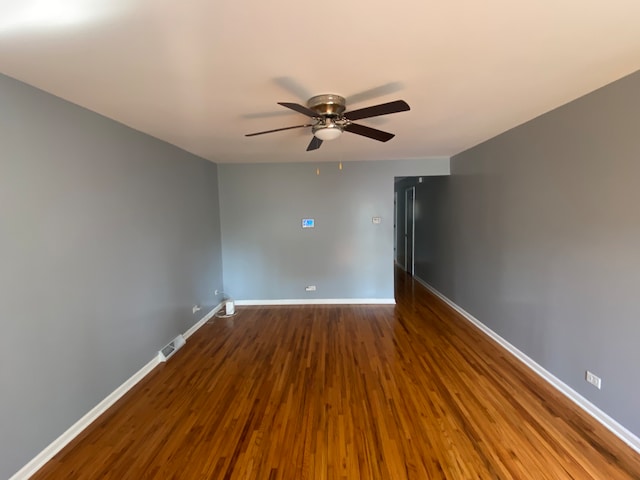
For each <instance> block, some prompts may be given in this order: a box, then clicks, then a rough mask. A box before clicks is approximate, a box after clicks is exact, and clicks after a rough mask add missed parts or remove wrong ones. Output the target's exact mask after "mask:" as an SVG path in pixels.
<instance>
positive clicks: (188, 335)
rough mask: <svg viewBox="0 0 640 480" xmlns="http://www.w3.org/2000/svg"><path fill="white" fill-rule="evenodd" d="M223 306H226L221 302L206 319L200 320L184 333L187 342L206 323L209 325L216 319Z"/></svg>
mask: <svg viewBox="0 0 640 480" xmlns="http://www.w3.org/2000/svg"><path fill="white" fill-rule="evenodd" d="M223 306H224V302H220V303H219V304H218V305H217V306H216V307H215V308H214V309H213V310H211V311H210V312H209V313H207V314H206V315H205V316H204V317H202V318H201V319H200V320H198V322H197V323H196V324H195V325H194V326H193V327H191V328H190V329H189V330H187V331H186V332H184V333H183V334H182V336H183V337H184V338H185V340H187V339H188V338H189V337H190V336H191V335H193V334H194V333H196V331H197V330H198V329H199V328H200V327H202V326H203V325H204V324H205V323H207V322H208V321H209V320H211V319H212V318H213V317H214V315H215V314H216V313H218V312H219V311H220V310H221V309H222V307H223Z"/></svg>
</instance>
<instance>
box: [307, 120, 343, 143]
mask: <svg viewBox="0 0 640 480" xmlns="http://www.w3.org/2000/svg"><path fill="white" fill-rule="evenodd" d="M313 134H314V135H315V136H316V137H318V138H319V139H320V140H322V141H325V142H326V141H328V140H335V139H336V138H338V137H339V136H340V135H342V128H340V127H339V126H338V125H336V124H335V123H333V122H327V123H326V124H324V125H316V126H315V127H313Z"/></svg>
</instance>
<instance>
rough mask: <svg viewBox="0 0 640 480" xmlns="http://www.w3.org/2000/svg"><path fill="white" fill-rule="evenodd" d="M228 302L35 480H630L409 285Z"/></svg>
mask: <svg viewBox="0 0 640 480" xmlns="http://www.w3.org/2000/svg"><path fill="white" fill-rule="evenodd" d="M397 283H398V285H397V287H398V288H397V301H398V304H397V305H396V306H308V307H307V306H305V307H260V308H253V307H251V308H249V307H245V308H239V309H238V311H239V314H238V315H237V316H236V317H235V318H232V319H228V320H224V319H216V320H215V321H213V322H210V323H208V324H207V325H205V326H203V327H202V328H201V329H200V330H199V331H198V332H197V333H196V334H195V335H194V336H193V337H191V339H190V340H189V341H188V343H187V345H186V346H185V347H184V348H183V349H182V350H180V351H179V352H178V353H177V354H176V355H175V356H174V357H173V358H172V359H171V360H170V361H169V362H168V363H167V364H164V365H161V366H160V367H158V368H156V369H155V370H154V371H153V372H152V373H151V374H150V375H149V376H148V377H147V378H146V379H145V380H143V381H142V382H141V383H140V384H138V385H137V386H136V387H135V388H134V389H133V390H132V391H131V392H130V393H129V394H127V395H126V396H125V397H124V398H123V399H121V401H119V402H118V403H117V404H116V405H115V406H114V407H113V408H112V409H110V410H109V411H108V412H107V413H105V414H104V415H103V416H102V417H101V418H100V419H99V420H98V421H97V422H95V423H94V424H93V425H92V426H91V427H90V428H89V429H87V430H86V431H85V432H84V433H83V434H82V435H80V436H79V437H78V438H77V439H76V440H75V441H74V442H73V443H72V444H70V445H69V446H68V447H67V448H65V449H64V450H63V451H62V452H60V453H59V454H58V455H57V456H56V457H55V458H54V459H53V460H52V461H51V462H49V463H48V464H47V465H45V467H43V469H42V470H41V471H40V472H39V473H38V474H36V475H35V476H34V477H33V478H34V479H98V478H100V479H102V478H118V479H121V478H125V479H141V478H161V479H169V478H184V479H295V480H298V479H394V480H396V479H405V478H412V479H445V478H446V479H472V478H473V479H536V480H542V479H598V480H603V479H608V480H609V479H640V455H638V454H636V453H635V452H633V450H631V449H630V448H629V447H627V446H626V445H625V444H624V443H622V442H621V441H620V440H618V439H617V438H616V437H615V436H614V435H613V434H611V433H610V432H608V431H607V430H606V429H605V428H604V427H602V426H601V425H600V424H598V423H597V422H595V421H594V420H593V419H591V418H590V417H588V416H587V415H586V414H584V413H583V412H582V411H580V410H579V409H578V408H577V407H575V406H574V405H573V404H572V403H571V402H569V401H568V400H567V399H565V398H564V397H563V396H562V395H560V394H559V393H557V392H556V391H555V390H554V389H553V388H551V387H550V386H548V385H547V384H546V383H545V382H544V381H542V380H540V379H539V378H538V377H537V376H535V375H534V374H532V373H531V372H529V371H528V370H527V369H526V368H525V367H523V366H522V365H521V364H520V363H519V362H518V361H517V360H515V359H514V358H513V357H512V356H511V355H510V354H509V353H507V352H506V351H504V350H503V349H502V348H501V347H499V346H497V345H496V344H495V343H493V342H492V341H491V340H489V339H488V338H487V337H486V336H485V335H484V334H482V333H481V332H479V331H478V330H477V329H476V328H475V327H473V326H471V325H470V324H469V323H467V322H466V321H465V320H463V319H461V318H460V317H459V316H458V315H457V314H455V313H454V312H452V311H451V309H449V308H448V307H447V306H446V305H445V304H443V303H442V302H441V301H440V300H438V299H437V298H435V297H434V296H433V295H431V294H430V293H428V292H427V291H426V290H425V289H424V288H422V287H421V286H420V285H418V284H415V283H414V282H412V281H411V278H410V277H407V276H405V275H404V274H399V275H398V278H397Z"/></svg>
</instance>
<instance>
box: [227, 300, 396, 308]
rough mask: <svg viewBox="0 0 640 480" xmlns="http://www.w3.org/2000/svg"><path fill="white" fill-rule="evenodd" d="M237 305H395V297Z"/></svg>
mask: <svg viewBox="0 0 640 480" xmlns="http://www.w3.org/2000/svg"><path fill="white" fill-rule="evenodd" d="M235 303H236V305H238V306H262V305H395V304H396V300H395V298H314V299H282V300H236V301H235Z"/></svg>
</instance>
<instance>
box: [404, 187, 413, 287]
mask: <svg viewBox="0 0 640 480" xmlns="http://www.w3.org/2000/svg"><path fill="white" fill-rule="evenodd" d="M409 192H411V214H409ZM415 207H416V187H415V186H413V187H409V188H406V189H405V191H404V271H405V272H407V273H409V274H410V275H413V274H414V269H415V258H414V257H415V253H416V252H415V239H416V208H415ZM409 216H411V218H409ZM409 225H411V242H410V243H409V234H408V230H409V228H408V227H409ZM409 248H410V249H411V256H409V254H408V253H409ZM409 258H410V259H411V264H409Z"/></svg>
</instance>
